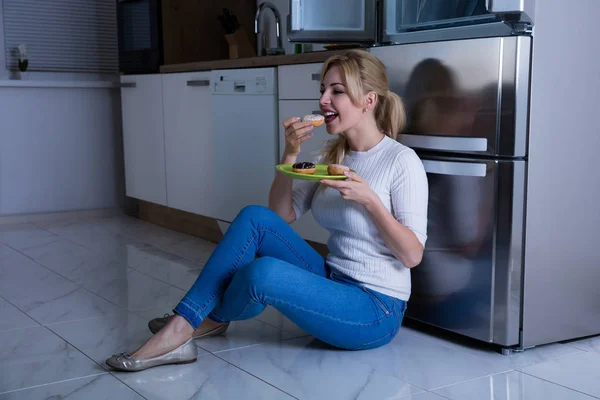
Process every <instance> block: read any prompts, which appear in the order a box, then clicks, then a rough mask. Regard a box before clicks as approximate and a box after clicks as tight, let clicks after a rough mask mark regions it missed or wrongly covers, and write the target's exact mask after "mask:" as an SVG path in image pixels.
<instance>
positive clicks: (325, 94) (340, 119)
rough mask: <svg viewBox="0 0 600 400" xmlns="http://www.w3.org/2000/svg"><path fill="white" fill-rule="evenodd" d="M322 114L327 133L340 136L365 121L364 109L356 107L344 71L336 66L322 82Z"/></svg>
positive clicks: (320, 103) (320, 101) (320, 102)
mask: <svg viewBox="0 0 600 400" xmlns="http://www.w3.org/2000/svg"><path fill="white" fill-rule="evenodd" d="M319 105H320V107H321V112H323V115H324V116H325V123H326V129H327V133H329V134H339V133H342V132H347V131H348V130H350V129H352V128H353V127H355V126H357V125H358V124H359V123H360V122H361V120H362V119H363V115H364V112H363V109H362V108H360V107H356V106H355V105H354V104H353V103H352V100H350V96H348V90H347V88H346V85H345V81H344V79H343V76H342V70H341V68H340V67H339V66H337V65H334V66H333V67H331V68H330V69H329V71H327V73H326V74H325V77H324V79H323V82H321V98H320V100H319Z"/></svg>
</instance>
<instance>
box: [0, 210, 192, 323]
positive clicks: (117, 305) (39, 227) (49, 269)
mask: <svg viewBox="0 0 600 400" xmlns="http://www.w3.org/2000/svg"><path fill="white" fill-rule="evenodd" d="M77 220H78V222H82V223H86V222H90V221H88V220H87V219H85V218H83V219H82V218H78V219H77ZM53 222H60V221H53ZM65 222H66V221H65ZM90 223H93V221H91V222H90ZM33 225H34V226H35V228H37V229H39V230H43V231H45V232H48V233H50V234H52V235H54V236H56V237H57V238H59V239H62V240H65V241H67V242H69V243H71V244H74V245H76V246H79V247H82V248H84V249H86V250H88V251H90V252H92V253H93V254H95V255H101V254H100V253H99V252H98V251H96V250H94V249H90V248H89V247H87V246H84V245H82V244H79V243H77V242H75V241H73V240H71V239H69V238H67V237H64V236H62V235H59V234H56V233H54V232H52V231H50V230H48V229H45V228H43V227H41V226H38V225H36V224H33ZM100 229H102V230H103V231H105V232H106V233H107V234H110V235H112V236H114V233H113V232H110V231H108V230H107V229H105V228H103V227H102V226H100ZM124 236H126V235H124ZM128 237H130V238H131V239H134V240H138V241H140V240H139V239H137V238H135V237H133V236H128ZM140 242H142V243H144V244H147V245H148V246H150V248H155V249H159V250H161V251H164V252H166V253H168V254H171V255H174V256H176V257H180V258H182V259H184V260H187V261H189V262H192V263H194V264H197V263H196V262H195V261H193V260H190V259H187V258H185V257H181V256H179V255H177V254H174V253H170V252H168V251H166V250H164V249H161V248H159V247H156V246H153V245H151V244H149V243H146V242H143V241H140ZM4 244H5V245H6V246H7V247H8V248H10V249H12V250H14V251H16V252H17V253H19V254H21V255H23V256H24V257H26V258H28V259H29V260H31V261H32V262H34V263H35V264H37V265H39V266H41V267H42V268H45V269H46V270H48V271H51V272H53V273H55V274H57V275H59V276H61V277H63V278H64V279H66V280H68V281H69V282H71V283H73V284H75V285H77V286H78V287H79V288H81V289H83V290H85V291H87V292H88V293H90V294H92V295H94V296H97V297H99V298H101V299H103V300H105V301H107V302H109V303H110V304H112V305H114V306H116V307H118V308H120V309H122V310H124V311H127V312H132V313H134V314H136V315H138V316H140V317H142V316H141V315H139V314H137V313H136V312H134V311H131V310H128V309H126V308H124V307H122V306H120V305H119V304H116V303H114V302H113V301H111V300H110V299H107V298H105V297H103V296H102V295H100V294H98V293H94V292H92V291H91V290H89V289H88V288H86V287H85V286H83V285H81V284H79V283H77V282H74V281H73V280H71V279H70V278H69V277H67V276H65V275H63V274H61V273H59V272H57V271H54V270H53V269H51V268H48V267H47V266H45V265H43V264H42V263H40V262H39V261H37V260H35V259H34V258H33V257H31V256H29V255H28V254H25V253H24V252H23V251H21V250H19V249H17V248H15V247H13V246H10V245H9V244H6V243H4ZM110 260H111V261H114V262H118V263H122V262H121V261H120V260H115V259H114V258H113V257H111V258H110ZM122 264H123V265H124V266H125V267H126V268H128V269H131V270H134V271H136V272H137V273H140V274H142V275H144V276H146V277H148V278H151V279H155V280H157V281H159V282H162V283H164V284H166V285H168V286H171V287H173V288H175V289H178V290H182V291H184V292H187V290H185V289H182V288H180V287H178V286H175V285H173V284H171V283H169V282H165V281H163V280H161V279H158V278H156V277H153V276H151V275H148V274H147V273H144V272H142V271H139V270H137V269H135V268H134V267H131V266H129V264H126V263H122ZM202 268H203V267H202ZM202 268H199V269H202ZM122 279H126V278H122ZM11 304H12V303H11ZM12 305H13V306H14V304H12ZM15 307H16V306H15ZM17 309H18V310H19V311H21V312H23V313H25V315H27V316H28V317H29V318H31V316H29V314H27V313H26V312H25V311H24V310H21V309H20V308H18V307H17ZM106 315H111V314H105V316H106ZM101 317H102V316H101ZM92 318H95V317H92ZM142 318H144V317H142ZM32 319H33V318H32ZM85 319H88V318H83V319H82V320H85ZM35 321H36V322H38V323H39V321H37V320H35ZM74 321H77V320H73V321H70V322H74ZM60 322H63V321H60ZM57 323H58V322H57ZM40 325H42V326H44V324H42V323H40Z"/></svg>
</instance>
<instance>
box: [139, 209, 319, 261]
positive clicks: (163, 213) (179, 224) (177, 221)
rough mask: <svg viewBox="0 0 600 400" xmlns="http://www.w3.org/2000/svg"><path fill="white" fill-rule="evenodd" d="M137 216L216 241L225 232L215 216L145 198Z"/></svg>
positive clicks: (314, 246)
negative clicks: (206, 215) (163, 204)
mask: <svg viewBox="0 0 600 400" xmlns="http://www.w3.org/2000/svg"><path fill="white" fill-rule="evenodd" d="M137 217H138V218H140V219H142V220H144V221H147V222H150V223H152V224H156V225H159V226H162V227H164V228H167V229H171V230H173V231H177V232H181V233H185V234H188V235H191V236H196V237H199V238H202V239H205V240H208V241H210V242H214V243H219V241H220V240H221V239H222V238H223V232H222V231H221V228H220V227H219V224H218V223H217V220H216V219H214V218H209V217H205V216H202V215H198V214H193V213H189V212H186V211H181V210H176V209H174V208H169V207H166V206H161V205H159V204H154V203H149V202H147V201H143V200H138V207H137ZM306 242H307V243H308V244H310V245H311V246H312V248H314V249H315V250H316V251H317V252H318V253H319V254H320V255H321V256H323V257H324V258H325V257H327V254H329V250H328V249H327V245H325V244H322V243H316V242H312V241H310V240H307V241H306Z"/></svg>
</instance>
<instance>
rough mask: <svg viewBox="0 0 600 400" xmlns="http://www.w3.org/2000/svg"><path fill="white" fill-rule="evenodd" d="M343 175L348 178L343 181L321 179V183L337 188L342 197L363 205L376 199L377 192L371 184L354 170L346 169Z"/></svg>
mask: <svg viewBox="0 0 600 400" xmlns="http://www.w3.org/2000/svg"><path fill="white" fill-rule="evenodd" d="M345 175H346V176H347V177H348V178H350V179H349V180H344V181H341V180H340V181H338V180H331V179H322V180H321V183H322V184H324V185H326V186H329V187H331V188H334V189H337V190H338V191H339V192H340V194H341V195H342V198H343V199H345V200H352V201H355V202H357V203H358V204H362V205H363V206H365V207H366V206H368V205H369V204H373V202H374V201H376V199H378V197H377V194H376V193H375V191H373V189H371V186H369V184H368V183H367V182H365V180H364V179H363V178H361V177H360V175H358V174H357V173H356V172H352V171H348V172H345Z"/></svg>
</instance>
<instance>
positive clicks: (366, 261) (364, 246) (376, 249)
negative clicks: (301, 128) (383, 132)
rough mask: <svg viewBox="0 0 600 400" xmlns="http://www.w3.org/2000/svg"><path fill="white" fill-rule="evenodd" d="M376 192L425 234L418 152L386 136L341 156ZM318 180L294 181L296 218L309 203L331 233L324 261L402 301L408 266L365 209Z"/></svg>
mask: <svg viewBox="0 0 600 400" xmlns="http://www.w3.org/2000/svg"><path fill="white" fill-rule="evenodd" d="M343 164H344V165H347V166H348V167H350V168H351V169H353V170H355V171H356V172H357V173H358V174H359V175H360V176H361V177H362V178H363V179H364V180H365V181H366V182H367V183H368V184H369V186H371V188H372V189H373V190H374V191H375V192H376V193H377V195H378V196H379V198H380V199H381V201H382V202H383V204H384V205H385V207H386V208H387V209H388V210H389V211H390V212H391V213H392V214H393V215H394V217H395V218H396V220H398V221H399V222H400V223H401V224H402V225H404V226H406V227H408V228H409V229H410V230H411V231H413V232H414V233H415V235H416V236H417V238H418V239H419V241H420V242H421V244H423V246H425V241H426V240H427V201H428V185H427V175H426V174H425V170H424V168H423V164H422V162H421V160H420V159H419V157H418V156H417V154H416V153H415V152H414V151H413V150H412V149H410V148H408V147H406V146H404V145H402V144H400V143H398V142H397V141H395V140H393V139H391V138H389V137H387V136H386V137H385V138H384V139H383V140H382V141H381V142H379V143H378V144H377V145H376V146H375V147H373V148H372V149H370V150H369V151H366V152H356V151H350V152H348V153H347V154H346V157H345V158H344V161H343ZM319 186H320V184H319V183H318V182H309V181H298V180H297V181H294V188H293V200H294V211H295V212H296V218H300V216H302V215H303V214H304V213H306V212H307V211H308V210H309V209H311V210H312V214H313V216H314V218H315V220H316V221H317V222H318V223H319V225H321V226H322V227H323V228H325V229H327V230H328V231H329V233H330V237H329V241H328V243H327V245H328V247H329V251H330V253H329V255H328V256H327V264H328V265H329V267H330V268H331V270H332V272H334V273H336V274H338V275H342V276H345V277H347V278H351V279H353V280H356V281H358V282H360V283H361V284H363V286H365V287H368V288H370V289H373V290H376V291H378V292H381V293H384V294H387V295H389V296H393V297H396V298H399V299H401V300H405V301H407V300H408V299H409V297H410V290H411V285H410V269H409V268H406V267H405V266H404V264H402V262H401V261H400V260H398V259H397V258H396V257H395V256H394V254H393V253H392V252H391V250H389V249H388V248H387V246H386V245H385V242H384V241H383V237H382V236H381V234H380V233H379V231H378V229H377V227H376V226H375V223H374V222H373V220H372V219H371V217H370V215H369V213H368V212H367V210H366V209H365V208H364V207H363V206H362V205H360V204H358V203H356V202H353V201H350V200H344V199H342V197H341V195H340V193H339V191H337V190H336V189H332V188H326V189H325V190H322V189H319V190H317V189H318V188H319Z"/></svg>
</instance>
